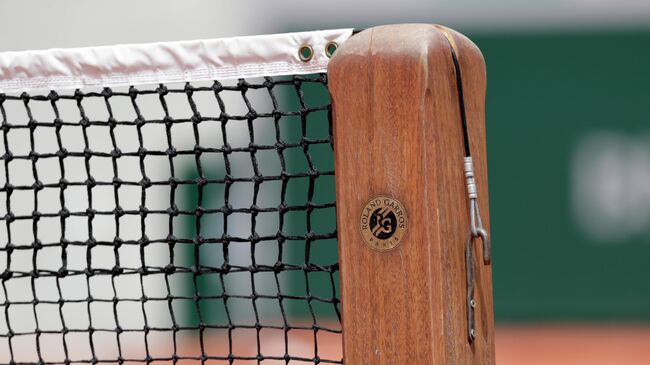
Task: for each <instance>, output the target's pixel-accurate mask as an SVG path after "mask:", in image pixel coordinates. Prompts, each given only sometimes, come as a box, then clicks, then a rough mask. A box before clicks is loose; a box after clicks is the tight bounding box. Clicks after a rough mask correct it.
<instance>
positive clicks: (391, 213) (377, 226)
mask: <svg viewBox="0 0 650 365" xmlns="http://www.w3.org/2000/svg"><path fill="white" fill-rule="evenodd" d="M360 223H361V225H360V228H361V236H362V237H363V240H364V241H365V242H366V243H367V244H368V246H370V247H371V248H373V249H375V250H378V251H389V250H392V249H394V248H395V247H397V245H399V243H400V242H401V241H402V239H403V238H404V235H405V234H406V226H407V224H408V218H407V217H406V210H404V206H403V205H402V203H400V202H399V201H398V200H397V199H395V198H393V197H390V196H386V195H378V196H376V197H374V198H372V199H370V200H369V201H368V202H367V203H366V205H365V206H364V207H363V210H362V211H361V221H360Z"/></svg>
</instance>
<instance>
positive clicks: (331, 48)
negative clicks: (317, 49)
mask: <svg viewBox="0 0 650 365" xmlns="http://www.w3.org/2000/svg"><path fill="white" fill-rule="evenodd" d="M338 48H339V44H338V43H336V42H334V41H330V42H327V44H326V45H325V55H326V56H327V57H328V58H329V57H332V56H333V55H334V52H336V50H337V49H338Z"/></svg>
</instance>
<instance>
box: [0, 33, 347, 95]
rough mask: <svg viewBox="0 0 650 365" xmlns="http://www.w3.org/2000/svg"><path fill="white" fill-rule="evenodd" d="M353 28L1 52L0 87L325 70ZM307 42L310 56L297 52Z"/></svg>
mask: <svg viewBox="0 0 650 365" xmlns="http://www.w3.org/2000/svg"><path fill="white" fill-rule="evenodd" d="M352 31H353V30H352V29H336V30H324V31H313V32H297V33H284V34H270V35H260V36H245V37H232V38H220V39H207V40H197V41H180V42H163V43H149V44H126V45H116V46H103V47H86V48H71V49H50V50H43V51H21V52H4V53H0V92H22V91H29V90H60V89H76V88H87V87H116V86H128V85H142V84H159V83H172V82H185V81H201V80H214V79H236V78H249V77H260V76H278V75H301V74H310V73H318V72H325V71H326V70H327V64H328V62H329V57H328V56H327V54H326V47H327V45H328V44H329V43H330V42H336V43H337V44H341V43H342V42H344V41H345V40H346V39H348V38H349V37H350V36H351V35H352ZM303 46H309V47H311V52H312V54H311V58H310V59H309V60H307V61H306V60H303V59H301V57H300V51H301V47H303Z"/></svg>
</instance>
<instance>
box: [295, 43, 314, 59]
mask: <svg viewBox="0 0 650 365" xmlns="http://www.w3.org/2000/svg"><path fill="white" fill-rule="evenodd" d="M298 57H300V60H301V61H302V62H307V61H309V60H311V59H312V58H313V57H314V49H313V48H311V46H310V45H308V44H303V45H302V46H300V48H299V49H298Z"/></svg>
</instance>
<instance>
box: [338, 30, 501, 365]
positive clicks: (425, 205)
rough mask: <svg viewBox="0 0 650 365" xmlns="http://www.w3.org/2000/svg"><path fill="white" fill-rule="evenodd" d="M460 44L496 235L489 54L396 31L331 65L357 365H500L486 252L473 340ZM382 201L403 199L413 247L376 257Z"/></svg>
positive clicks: (479, 172)
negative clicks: (376, 199) (362, 223)
mask: <svg viewBox="0 0 650 365" xmlns="http://www.w3.org/2000/svg"><path fill="white" fill-rule="evenodd" d="M448 37H449V39H450V40H451V42H450V41H449V40H448ZM450 43H451V44H455V46H454V47H455V49H456V52H457V54H458V57H459V62H460V65H461V70H462V74H463V87H464V91H465V103H466V108H467V113H468V123H469V133H470V141H471V147H472V151H473V158H474V163H475V169H476V178H477V183H478V191H479V201H480V204H481V211H482V213H483V220H484V223H486V224H488V227H489V219H488V212H489V210H488V205H487V200H488V195H487V167H486V156H485V127H484V99H485V66H484V62H483V58H482V56H481V54H480V52H479V51H478V49H477V48H476V47H475V46H474V45H473V44H472V43H471V42H470V41H469V40H467V39H466V38H465V37H463V36H461V35H460V34H458V33H456V32H453V31H451V30H448V29H446V28H442V27H437V26H433V25H420V24H412V25H391V26H381V27H376V28H371V29H368V30H365V31H363V32H361V33H359V34H357V35H356V36H354V37H352V38H351V39H349V40H348V41H347V42H345V43H344V44H343V45H341V47H340V48H339V49H338V50H337V52H336V54H335V56H334V57H333V58H332V60H331V62H330V66H329V70H328V73H329V88H330V93H331V96H332V105H333V115H334V138H335V145H334V147H335V164H336V190H337V223H338V232H339V255H340V257H339V260H340V265H341V297H342V313H343V342H344V345H343V351H344V359H345V363H346V364H347V365H357V364H359V365H360V364H364V365H365V364H382V365H384V364H385V365H389V364H390V365H398V364H400V365H401V364H423V365H424V364H427V365H429V364H493V363H494V342H493V341H494V336H493V315H492V312H493V311H492V285H491V270H490V267H489V266H484V265H483V264H482V261H481V260H480V257H481V255H480V254H478V255H475V258H476V263H475V267H476V268H477V273H476V280H477V283H476V296H475V297H476V300H477V310H476V323H477V324H476V326H477V333H478V337H477V340H476V341H475V342H474V343H473V344H470V343H469V342H468V341H467V333H466V316H465V313H466V308H465V299H464V298H465V263H464V242H465V239H466V238H467V235H468V232H469V209H468V200H467V194H466V191H465V180H464V175H463V157H464V151H463V135H462V127H461V121H460V108H459V103H458V90H457V85H456V78H455V71H454V66H453V61H452V57H451V48H450V47H451V45H450ZM382 194H385V195H389V196H392V197H394V198H396V199H398V200H399V201H401V202H402V203H403V204H404V206H405V209H406V211H407V213H408V217H409V223H408V225H409V228H408V232H407V233H406V236H405V239H404V240H403V242H402V243H401V244H400V246H398V247H397V248H396V249H395V250H393V251H390V252H378V251H374V250H372V249H370V248H369V247H368V246H367V245H366V244H365V243H364V242H363V240H362V238H361V234H360V230H359V217H360V214H361V210H362V208H363V206H364V205H365V203H366V202H367V201H368V199H370V198H371V197H373V196H376V195H382ZM475 247H476V248H477V250H478V252H479V253H480V247H479V245H478V243H477V244H476V246H475Z"/></svg>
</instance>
